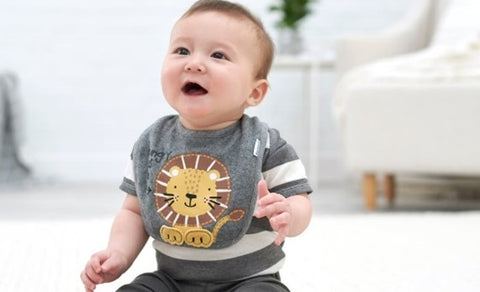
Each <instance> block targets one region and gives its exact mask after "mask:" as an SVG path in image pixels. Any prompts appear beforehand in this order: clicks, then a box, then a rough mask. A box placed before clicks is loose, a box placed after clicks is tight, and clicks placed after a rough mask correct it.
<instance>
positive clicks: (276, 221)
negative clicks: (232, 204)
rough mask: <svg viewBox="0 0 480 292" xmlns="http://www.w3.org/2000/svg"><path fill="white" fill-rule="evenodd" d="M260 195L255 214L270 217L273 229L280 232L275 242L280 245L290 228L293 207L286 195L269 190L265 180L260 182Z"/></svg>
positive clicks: (260, 216) (259, 216)
mask: <svg viewBox="0 0 480 292" xmlns="http://www.w3.org/2000/svg"><path fill="white" fill-rule="evenodd" d="M258 197H259V200H258V202H257V206H258V209H257V211H256V212H255V214H254V215H255V217H257V218H262V217H267V218H268V220H269V221H270V225H271V226H272V229H273V230H274V231H276V232H277V233H278V235H277V238H276V239H275V244H277V245H280V244H281V243H282V242H283V241H284V240H285V237H287V235H288V231H289V229H290V224H291V222H292V215H291V213H292V208H291V207H290V204H289V202H288V200H287V199H286V198H285V197H284V196H282V195H279V194H276V193H270V192H269V191H268V187H267V183H266V182H265V180H261V181H260V182H259V183H258Z"/></svg>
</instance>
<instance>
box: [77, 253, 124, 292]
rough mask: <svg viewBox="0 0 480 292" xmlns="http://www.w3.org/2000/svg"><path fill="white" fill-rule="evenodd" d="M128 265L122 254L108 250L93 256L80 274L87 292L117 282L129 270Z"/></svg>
mask: <svg viewBox="0 0 480 292" xmlns="http://www.w3.org/2000/svg"><path fill="white" fill-rule="evenodd" d="M126 263H127V261H126V259H125V258H124V257H123V256H122V255H121V254H119V253H115V252H111V251H108V250H104V251H100V252H97V253H95V254H94V255H92V257H91V258H90V260H89V261H88V262H87V265H86V266H85V269H84V270H83V271H82V273H81V274H80V278H81V279H82V282H83V284H84V285H85V291H87V292H91V291H93V290H95V288H96V286H97V285H98V284H102V283H108V282H111V281H114V280H116V279H117V278H118V277H120V275H122V273H123V272H125V271H126V270H127V268H128V267H127V264H126Z"/></svg>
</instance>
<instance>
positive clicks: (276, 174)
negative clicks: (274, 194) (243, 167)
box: [263, 159, 307, 188]
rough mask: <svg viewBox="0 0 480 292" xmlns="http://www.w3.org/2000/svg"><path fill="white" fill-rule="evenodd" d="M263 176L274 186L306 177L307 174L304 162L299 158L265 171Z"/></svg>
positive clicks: (269, 185)
mask: <svg viewBox="0 0 480 292" xmlns="http://www.w3.org/2000/svg"><path fill="white" fill-rule="evenodd" d="M263 177H264V179H265V180H266V181H267V185H268V187H269V188H274V187H276V186H279V185H282V184H284V183H288V182H291V181H295V180H299V179H306V178H307V175H306V172H305V167H304V166H303V163H302V162H301V161H300V159H297V160H293V161H290V162H287V163H284V164H281V165H279V166H276V167H274V168H272V169H270V170H267V171H265V172H263Z"/></svg>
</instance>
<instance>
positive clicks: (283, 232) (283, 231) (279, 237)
mask: <svg viewBox="0 0 480 292" xmlns="http://www.w3.org/2000/svg"><path fill="white" fill-rule="evenodd" d="M287 233H288V229H287V228H280V230H279V231H278V233H277V238H275V244H276V245H280V244H282V242H283V241H285V238H286V237H287Z"/></svg>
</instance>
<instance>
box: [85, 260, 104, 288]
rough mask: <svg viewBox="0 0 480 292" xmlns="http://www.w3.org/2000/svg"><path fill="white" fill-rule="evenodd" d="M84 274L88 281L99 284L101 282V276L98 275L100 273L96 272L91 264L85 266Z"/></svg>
mask: <svg viewBox="0 0 480 292" xmlns="http://www.w3.org/2000/svg"><path fill="white" fill-rule="evenodd" d="M85 276H86V277H87V278H88V280H89V281H90V283H92V284H95V285H96V284H100V283H102V282H103V277H102V276H101V275H100V273H97V272H96V271H95V270H94V269H93V267H92V266H89V265H88V266H87V267H86V268H85Z"/></svg>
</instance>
